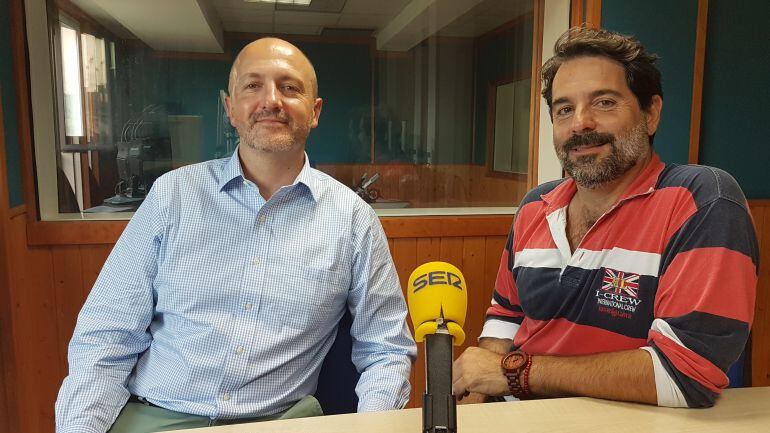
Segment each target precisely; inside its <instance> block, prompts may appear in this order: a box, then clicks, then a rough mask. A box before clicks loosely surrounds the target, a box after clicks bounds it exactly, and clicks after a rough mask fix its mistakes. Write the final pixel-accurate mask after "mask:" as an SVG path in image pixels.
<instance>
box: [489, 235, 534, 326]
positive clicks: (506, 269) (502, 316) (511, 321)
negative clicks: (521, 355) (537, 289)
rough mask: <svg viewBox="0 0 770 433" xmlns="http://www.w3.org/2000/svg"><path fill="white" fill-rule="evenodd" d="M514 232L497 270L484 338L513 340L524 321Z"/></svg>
mask: <svg viewBox="0 0 770 433" xmlns="http://www.w3.org/2000/svg"><path fill="white" fill-rule="evenodd" d="M514 224H515V223H514ZM513 232H514V228H513V227H512V228H511V231H510V234H509V235H508V241H507V242H506V243H505V249H503V254H502V257H500V268H499V269H498V270H497V278H496V279H495V287H494V290H493V291H492V305H491V306H490V307H489V308H488V309H487V314H486V318H485V320H484V329H482V331H481V335H480V336H479V339H482V338H507V339H510V340H513V338H514V336H516V333H517V332H518V331H519V327H520V326H521V322H522V321H523V320H524V310H522V308H521V305H520V304H519V293H518V289H517V288H516V282H515V281H514V279H513V273H512V270H513V254H514V253H513V251H514V249H513V239H514V237H513Z"/></svg>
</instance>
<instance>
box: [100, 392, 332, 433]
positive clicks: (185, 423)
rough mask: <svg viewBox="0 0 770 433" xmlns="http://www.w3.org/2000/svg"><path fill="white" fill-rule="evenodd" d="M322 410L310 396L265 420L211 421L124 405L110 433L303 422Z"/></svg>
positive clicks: (144, 405)
mask: <svg viewBox="0 0 770 433" xmlns="http://www.w3.org/2000/svg"><path fill="white" fill-rule="evenodd" d="M321 415H323V410H321V405H320V404H319V403H318V400H316V399H315V397H313V396H312V395H309V396H307V397H305V398H303V399H302V400H300V401H298V402H297V403H295V404H294V406H292V407H290V408H289V409H287V410H285V411H283V412H280V413H277V414H274V415H268V416H264V417H258V418H242V419H223V420H212V419H211V418H208V417H205V416H198V415H189V414H186V413H180V412H174V411H171V410H168V409H163V408H161V407H154V406H149V405H146V404H142V403H127V404H126V406H125V407H124V408H123V410H122V411H121V412H120V414H119V415H118V418H117V419H116V420H115V422H114V423H113V424H112V428H110V430H109V433H151V432H159V431H168V430H181V429H187V428H199V427H210V426H216V425H227V424H242V423H249V422H258V421H272V420H276V419H289V418H305V417H311V416H321Z"/></svg>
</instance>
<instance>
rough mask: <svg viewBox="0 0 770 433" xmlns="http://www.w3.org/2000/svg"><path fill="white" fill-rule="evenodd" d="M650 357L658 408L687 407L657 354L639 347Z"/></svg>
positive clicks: (679, 390)
mask: <svg viewBox="0 0 770 433" xmlns="http://www.w3.org/2000/svg"><path fill="white" fill-rule="evenodd" d="M640 349H642V350H644V351H646V352H648V353H649V354H650V357H652V368H653V370H654V372H655V392H656V393H657V395H658V406H665V407H687V400H685V399H684V394H682V390H681V389H679V386H678V385H677V384H676V382H674V379H673V378H672V377H671V376H669V374H668V372H667V371H666V368H665V367H663V363H662V362H660V357H659V356H658V352H656V351H655V349H653V348H652V347H650V346H645V347H640Z"/></svg>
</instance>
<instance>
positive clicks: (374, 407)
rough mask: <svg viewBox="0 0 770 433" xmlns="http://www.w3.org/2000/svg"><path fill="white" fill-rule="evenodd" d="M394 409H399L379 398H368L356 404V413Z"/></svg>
mask: <svg viewBox="0 0 770 433" xmlns="http://www.w3.org/2000/svg"><path fill="white" fill-rule="evenodd" d="M396 409H400V408H398V407H395V406H394V404H393V403H392V402H389V401H386V400H384V399H382V398H379V397H369V398H366V399H363V400H361V401H360V402H359V404H358V412H382V411H385V410H396Z"/></svg>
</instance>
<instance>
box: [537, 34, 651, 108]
mask: <svg viewBox="0 0 770 433" xmlns="http://www.w3.org/2000/svg"><path fill="white" fill-rule="evenodd" d="M553 51H554V56H553V57H551V58H550V59H548V61H546V62H545V64H544V65H543V68H542V70H541V76H542V78H543V92H542V93H543V98H545V101H546V102H547V103H548V112H549V113H550V112H551V103H552V101H553V79H554V77H555V76H556V72H558V71H559V68H560V67H561V65H563V64H564V62H566V61H568V60H571V59H574V58H577V57H606V58H609V59H611V60H614V61H616V62H618V63H620V64H621V65H622V66H623V69H624V70H625V71H626V84H628V88H629V89H631V92H632V93H633V94H634V96H636V99H637V101H639V106H640V107H641V108H642V109H643V110H645V111H647V110H648V109H649V108H650V104H651V103H652V97H653V96H654V95H660V97H661V98H662V97H663V87H662V85H661V76H660V71H659V70H658V68H657V67H655V61H656V60H658V56H657V55H655V54H652V53H648V52H647V51H645V49H644V47H643V46H642V44H641V43H640V42H639V41H638V40H637V39H635V38H633V37H630V36H625V35H621V34H619V33H614V32H610V31H608V30H604V29H591V28H585V27H573V28H571V29H569V30H567V31H566V32H564V34H562V35H561V36H560V37H559V39H558V40H557V41H556V44H555V45H554V47H553Z"/></svg>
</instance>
